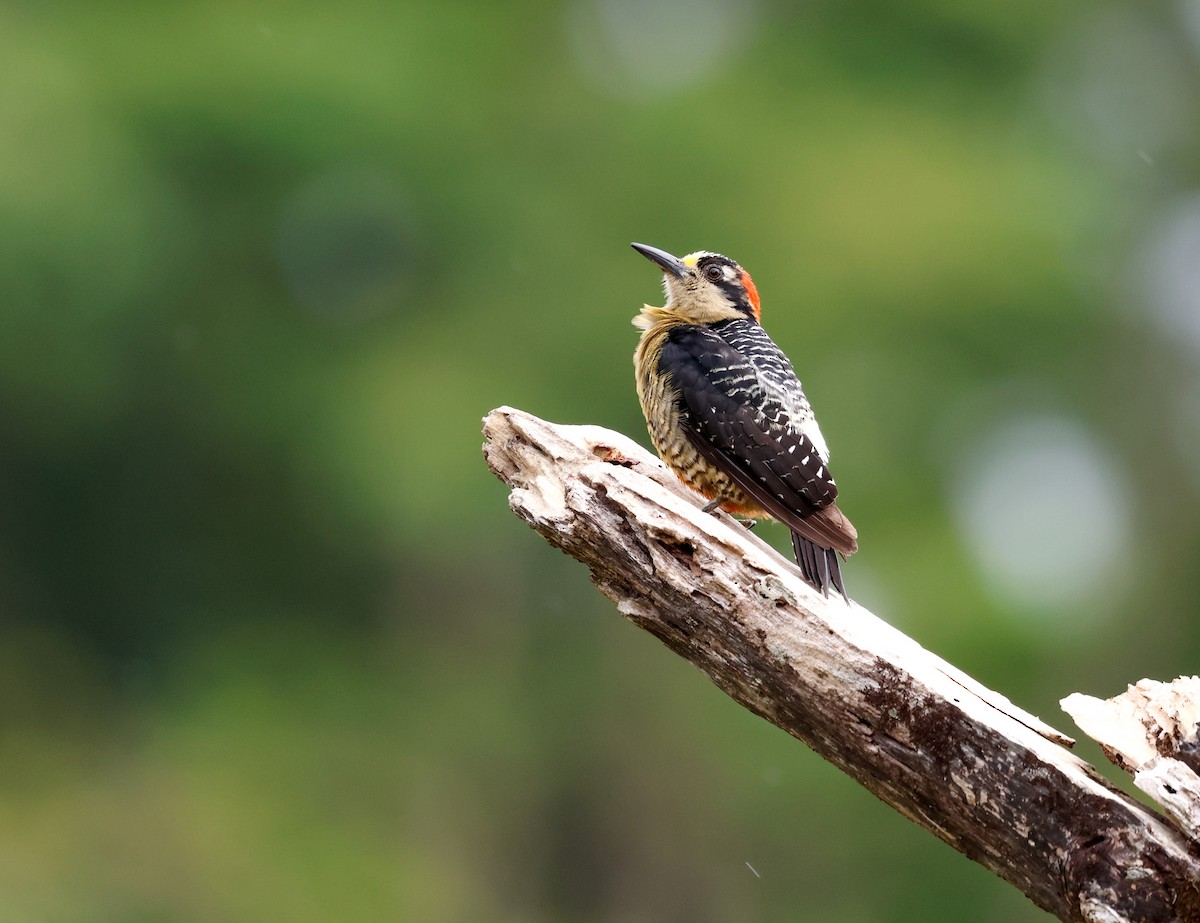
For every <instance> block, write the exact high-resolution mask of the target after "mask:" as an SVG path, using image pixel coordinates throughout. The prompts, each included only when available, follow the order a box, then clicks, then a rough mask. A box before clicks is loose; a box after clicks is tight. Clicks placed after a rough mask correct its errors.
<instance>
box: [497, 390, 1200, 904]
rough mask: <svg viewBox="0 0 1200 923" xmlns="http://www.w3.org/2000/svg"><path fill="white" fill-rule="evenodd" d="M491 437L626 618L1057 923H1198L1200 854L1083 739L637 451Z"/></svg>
mask: <svg viewBox="0 0 1200 923" xmlns="http://www.w3.org/2000/svg"><path fill="white" fill-rule="evenodd" d="M484 435H485V436H486V438H487V443H486V445H485V446H484V454H485V456H486V458H487V462H488V465H489V466H490V467H491V469H492V471H493V472H495V474H496V475H497V476H498V477H499V478H500V479H501V480H502V481H503V482H504V483H505V484H507V485H508V486H509V487H510V488H511V493H510V496H509V505H510V507H511V508H512V510H513V511H514V512H515V513H516V514H517V515H518V516H520V517H521V518H522V519H524V520H525V521H526V522H528V523H529V525H531V526H532V527H533V528H534V529H535V530H536V531H537V532H538V533H539V534H541V535H542V536H543V537H544V538H545V539H546V540H547V541H549V542H550V543H551V544H552V545H554V546H556V547H558V548H560V549H561V550H563V551H564V552H566V553H567V554H569V555H571V556H572V557H574V558H577V559H578V560H580V561H582V562H583V563H584V564H586V565H587V566H588V567H589V568H590V570H591V575H592V580H593V582H594V583H595V584H596V586H597V587H598V588H599V589H600V590H601V591H602V592H603V593H605V594H606V595H607V596H609V597H610V598H611V599H612V600H614V601H615V602H616V604H617V608H618V609H619V611H620V612H621V613H622V614H623V615H624V616H625V617H626V618H628V619H629V620H630V621H632V622H633V623H634V624H636V625H638V626H639V627H641V628H644V629H646V630H647V631H649V632H651V633H652V634H654V635H655V636H656V637H658V638H659V639H660V640H661V641H662V642H663V643H664V644H665V645H666V646H667V647H669V648H670V649H671V650H673V651H675V652H676V653H677V654H679V655H680V656H682V657H684V658H686V659H687V660H689V661H690V662H691V663H693V664H694V665H695V666H696V667H698V668H699V669H700V670H702V671H703V672H704V673H705V674H706V675H707V676H708V677H709V678H710V679H711V680H712V681H713V682H714V683H715V684H716V685H717V686H718V687H720V688H721V689H722V690H724V691H725V692H726V693H727V694H728V695H730V696H731V697H732V698H734V699H735V700H736V701H738V702H740V703H741V704H742V705H744V706H745V707H746V708H748V709H750V710H751V711H753V712H755V713H756V714H758V715H761V716H762V717H764V718H766V719H767V720H768V721H770V722H771V723H772V724H775V725H777V726H779V727H780V728H782V729H784V730H785V731H787V732H788V733H789V734H792V735H793V736H795V737H797V738H798V739H800V740H802V741H804V742H805V743H806V744H808V745H809V746H810V747H812V748H813V749H814V750H815V751H817V752H818V753H819V754H820V755H821V756H823V757H824V758H825V759H827V760H829V761H830V762H832V763H833V764H835V765H836V766H838V767H839V768H841V769H842V770H843V771H845V772H847V773H849V774H850V775H851V776H853V777H854V778H855V779H857V780H858V781H859V782H860V783H861V784H862V785H864V786H865V787H866V788H867V789H869V790H870V791H871V792H873V793H874V794H876V795H877V796H878V797H880V798H881V799H883V800H884V801H886V802H887V803H888V804H890V805H891V806H892V807H894V808H895V809H896V810H897V811H899V812H900V813H901V814H903V815H904V816H906V817H908V818H910V819H911V820H913V821H914V822H916V823H918V824H920V825H921V826H922V827H924V828H926V829H927V830H929V831H930V832H932V833H933V834H935V835H936V836H938V837H940V838H941V839H943V840H945V841H946V842H947V843H949V844H950V845H951V846H953V847H954V848H955V849H957V850H959V851H960V852H962V853H963V854H964V855H966V856H968V857H969V858H971V859H973V860H975V861H976V862H979V863H980V864H982V865H984V866H985V867H987V868H989V869H991V870H992V871H994V872H995V873H997V874H998V875H1000V876H1002V877H1003V878H1005V879H1007V880H1008V881H1009V882H1011V883H1012V884H1013V885H1015V886H1016V887H1018V888H1020V889H1021V890H1022V891H1023V892H1024V893H1025V894H1026V895H1028V896H1029V897H1030V898H1031V899H1032V900H1033V901H1034V902H1035V903H1036V904H1038V905H1039V906H1040V907H1042V908H1044V909H1046V910H1047V911H1049V912H1050V913H1052V914H1055V915H1056V916H1058V917H1059V918H1060V919H1062V920H1065V921H1081V923H1082V921H1088V923H1101V921H1103V923H1122V921H1127V923H1160V921H1161V923H1170V921H1189V923H1196V921H1200V850H1198V849H1197V844H1196V843H1195V842H1193V841H1190V840H1189V839H1188V837H1186V836H1185V835H1184V834H1183V833H1181V832H1180V830H1179V829H1178V828H1177V827H1175V826H1174V825H1173V824H1171V823H1170V822H1169V821H1167V820H1166V819H1164V818H1163V817H1161V816H1160V815H1158V814H1156V813H1155V812H1153V811H1152V810H1151V809H1149V808H1147V807H1145V806H1143V805H1140V804H1138V803H1137V802H1136V801H1134V800H1132V799H1131V798H1129V797H1127V796H1126V795H1124V794H1123V793H1121V792H1119V791H1116V790H1115V789H1113V788H1112V787H1110V786H1109V785H1108V784H1107V783H1106V782H1105V781H1104V780H1103V779H1102V778H1101V777H1100V776H1099V775H1097V774H1096V773H1095V771H1094V770H1093V769H1092V767H1091V766H1089V765H1088V764H1087V763H1085V762H1083V761H1081V760H1080V759H1078V758H1077V757H1075V756H1074V755H1072V754H1071V753H1070V752H1068V751H1067V750H1065V749H1064V745H1070V744H1071V743H1072V741H1071V740H1070V738H1068V737H1066V736H1065V735H1063V734H1060V733H1059V732H1057V731H1055V730H1054V729H1053V728H1050V727H1049V726H1048V725H1046V724H1044V723H1043V722H1042V721H1040V720H1039V719H1037V718H1035V717H1034V716H1032V715H1029V714H1026V713H1025V712H1023V711H1021V710H1020V709H1018V708H1016V707H1015V706H1014V705H1013V704H1012V703H1011V702H1009V701H1008V700H1007V699H1005V698H1004V697H1003V696H1001V695H999V694H998V693H995V692H992V691H990V690H988V689H986V688H985V687H983V686H981V685H980V684H979V683H977V682H975V681H974V680H972V679H971V678H970V677H968V676H966V675H965V674H964V673H962V672H961V671H959V670H957V669H956V668H955V667H953V666H951V665H950V664H948V663H946V662H945V661H943V660H941V659H940V658H938V657H936V656H935V655H933V654H930V653H929V652H928V651H925V650H924V649H923V648H921V647H920V646H919V645H918V644H916V643H915V642H914V641H912V640H910V639H909V638H907V637H906V636H904V635H903V634H901V633H900V632H898V631H896V630H895V629H893V628H892V627H891V626H889V625H887V624H886V623H884V622H882V621H880V620H879V619H877V618H876V617H875V616H873V615H872V614H871V613H870V612H868V611H867V610H865V609H863V608H861V607H860V606H858V605H857V604H854V603H850V604H847V603H845V602H844V601H843V600H841V598H839V597H834V596H831V597H829V598H824V597H822V596H820V595H819V594H817V593H816V592H815V591H813V590H812V589H811V588H810V587H808V585H807V584H805V583H804V582H803V581H802V580H801V579H800V577H799V574H798V572H797V571H796V569H795V567H794V566H793V565H792V564H791V563H790V562H788V561H785V560H784V559H783V558H782V557H780V556H779V554H777V553H776V552H775V551H774V550H773V549H772V548H770V547H769V546H768V545H766V544H765V543H763V542H762V541H760V540H759V539H758V538H756V537H755V536H754V535H753V534H752V533H750V532H748V531H747V530H746V529H744V528H743V527H742V526H741V525H740V524H739V523H737V522H736V521H734V520H733V519H731V518H729V517H727V516H724V515H723V514H722V515H720V516H713V515H711V514H706V513H703V512H701V510H700V505H701V501H700V499H699V498H698V497H696V496H694V495H692V494H690V493H689V492H688V491H687V490H685V489H684V488H683V487H682V486H681V485H679V484H678V483H677V482H676V481H675V479H674V478H673V477H672V476H671V475H670V474H669V473H668V472H667V471H666V469H665V467H664V466H663V465H662V463H661V462H659V460H658V459H657V458H655V457H653V456H652V455H650V454H649V453H648V452H646V451H645V450H644V449H642V448H641V447H640V446H638V445H637V444H636V443H634V442H633V441H632V440H630V439H628V438H626V437H624V436H622V435H620V434H618V433H614V432H612V431H610V430H606V429H602V428H600V427H595V426H560V425H555V424H551V423H547V422H546V421H544V420H541V419H539V418H537V417H534V416H532V415H530V414H527V413H524V412H522V411H518V410H514V409H512V408H508V407H502V408H499V409H497V410H494V411H492V413H491V414H489V415H488V416H487V417H486V418H485V420H484ZM851 589H853V587H852V586H851Z"/></svg>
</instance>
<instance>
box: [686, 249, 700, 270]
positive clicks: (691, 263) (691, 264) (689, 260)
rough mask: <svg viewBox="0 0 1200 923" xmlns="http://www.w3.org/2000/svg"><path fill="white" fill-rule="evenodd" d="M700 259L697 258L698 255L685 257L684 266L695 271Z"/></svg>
mask: <svg viewBox="0 0 1200 923" xmlns="http://www.w3.org/2000/svg"><path fill="white" fill-rule="evenodd" d="M699 259H700V258H699V257H698V256H696V254H694V253H693V254H691V255H689V256H685V257H684V258H683V265H684V266H686V267H687V268H688V269H695V268H696V263H697V261H698V260H699Z"/></svg>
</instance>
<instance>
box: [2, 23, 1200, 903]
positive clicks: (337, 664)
mask: <svg viewBox="0 0 1200 923" xmlns="http://www.w3.org/2000/svg"><path fill="white" fill-rule="evenodd" d="M1198 103H1200V3H1198V2H1197V0H1178V2H1161V3H1160V2H1148V0H1127V2H1108V3H1104V4H1085V3H1080V2H1067V3H1061V4H1045V3H1035V2H1028V0H1026V2H1018V3H1004V2H999V0H980V2H976V3H971V4H963V3H959V2H952V0H909V2H906V3H903V4H898V3H893V2H890V0H849V2H833V0H813V2H809V3H804V4H796V5H791V4H783V3H774V2H769V0H758V2H749V0H703V2H699V3H684V2H681V0H671V2H659V3H638V2H634V0H570V2H551V0H528V2H519V3H508V4H483V3H464V4H447V3H432V2H430V3H419V2H401V3H378V2H369V0H344V2H341V3H337V4H317V3H290V4H281V3H270V2H268V3H259V4H246V3H239V2H233V0H208V2H195V3H183V4H153V3H145V2H132V0H125V2H111V3H107V4H83V3H74V4H72V3H54V2H51V3H46V2H37V3H35V2H22V0H10V2H8V3H6V4H4V5H3V6H0V734H2V738H0V740H2V743H0V754H2V758H0V921H16V923H22V921H62V923H74V921H160V920H172V921H174V920H178V921H199V920H255V921H275V920H279V921H326V920H412V921H483V920H486V921H513V923H517V921H521V923H526V921H533V923H538V921H618V923H642V921H646V923H657V921H667V923H671V921H679V923H683V921H751V920H763V921H792V920H804V921H814V923H824V921H830V923H832V921H837V923H868V921H870V923H876V921H878V923H885V921H935V923H936V921H958V920H968V919H969V920H978V921H985V923H1001V921H1004V923H1009V921H1038V920H1045V919H1047V918H1046V915H1045V914H1043V913H1041V912H1040V911H1038V910H1037V909H1036V908H1034V907H1033V906H1032V905H1031V904H1030V903H1029V902H1028V901H1026V900H1025V899H1024V898H1023V897H1022V896H1021V895H1020V894H1018V893H1017V892H1016V891H1015V890H1013V889H1012V888H1010V887H1009V886H1008V885H1006V884H1004V883H1003V882H1001V881H999V880H998V879H996V878H994V877H993V876H991V875H990V874H988V873H987V872H984V871H983V870H981V869H980V868H978V867H976V866H974V865H973V864H971V863H970V862H968V861H967V860H966V859H963V858H962V857H960V856H959V855H958V854H956V853H955V852H953V851H952V850H951V849H950V848H949V847H947V846H944V845H942V844H941V843H939V842H937V841H936V840H934V839H933V838H932V837H931V836H929V835H928V834H926V833H924V832H923V831H920V830H918V829H917V828H916V827H915V826H913V825H911V824H909V823H908V822H907V821H904V820H902V819H900V818H899V817H898V816H897V815H894V814H893V813H892V812H891V811H890V810H889V809H888V808H886V807H884V806H883V805H882V804H880V803H878V802H877V801H876V800H875V799H874V798H872V797H871V796H870V795H868V794H867V793H866V792H864V791H863V790H861V789H859V788H858V787H857V786H856V785H854V784H853V783H852V782H850V781H849V780H848V779H847V778H845V777H844V776H842V775H841V774H840V773H838V772H837V771H835V770H834V769H832V768H831V767H829V766H828V765H826V764H825V763H823V762H822V761H821V760H820V759H818V758H817V757H815V756H814V755H813V754H811V753H810V752H809V751H808V750H807V749H806V748H805V747H803V746H802V745H801V744H799V743H797V742H795V741H793V740H791V739H790V738H788V737H787V736H786V735H784V734H783V733H782V732H780V731H778V730H776V729H774V728H772V727H770V726H769V725H768V724H766V723H765V722H763V721H761V720H759V719H757V718H755V717H753V716H751V715H750V714H748V713H746V712H744V711H743V710H741V709H740V708H738V707H737V706H735V705H734V704H733V703H732V702H730V701H728V700H726V699H725V698H724V697H723V696H722V695H721V694H720V693H719V692H718V691H717V690H716V689H715V688H713V687H712V686H710V685H709V684H708V682H707V681H706V680H704V679H703V678H702V677H701V676H700V675H699V674H698V673H696V672H695V671H694V670H692V669H691V668H690V667H689V666H687V665H686V664H684V663H682V662H680V661H679V660H678V659H677V658H675V657H674V656H673V655H671V654H669V653H668V652H667V651H665V650H664V649H662V648H661V647H660V646H659V644H658V643H657V642H656V641H654V640H653V639H652V638H651V637H649V636H648V635H645V634H643V633H641V632H639V631H637V630H635V629H634V628H632V627H631V626H630V625H628V624H627V623H625V622H623V621H622V620H621V619H620V618H619V617H618V615H617V613H616V611H615V609H614V607H613V606H612V605H611V604H610V603H609V602H608V601H607V600H605V599H603V598H602V597H600V596H599V594H597V593H596V592H595V591H594V590H593V589H592V588H591V586H590V585H589V583H588V580H587V575H586V573H585V571H584V569H583V568H582V567H581V566H579V565H578V564H576V563H574V562H572V561H569V560H568V559H566V558H564V557H563V556H561V555H560V554H558V553H557V552H555V551H553V550H552V549H550V548H549V547H548V546H546V545H545V544H544V543H543V542H542V541H541V539H539V538H537V537H536V536H535V535H534V534H533V533H532V532H530V531H529V530H528V529H527V528H526V527H525V526H524V525H522V524H521V523H520V522H519V521H518V520H516V519H515V518H514V517H513V516H512V515H511V514H510V513H509V512H508V510H507V509H506V502H505V501H506V496H505V491H504V490H503V488H502V487H501V485H500V484H499V483H498V482H497V481H495V480H494V479H493V478H492V476H491V475H490V474H489V473H488V471H487V470H486V468H485V466H484V464H483V461H482V458H481V455H480V451H479V449H480V443H481V437H480V434H479V420H480V418H481V417H482V416H483V415H484V414H485V413H486V412H487V411H488V410H489V409H491V408H492V407H494V406H497V405H500V404H512V405H515V406H518V407H521V408H523V409H525V410H529V411H531V412H533V413H536V414H538V415H541V416H544V417H546V418H548V419H551V420H555V421H560V422H589V423H599V424H603V425H606V426H610V427H613V428H615V429H618V430H621V431H623V432H626V433H629V434H632V435H634V436H635V437H636V438H638V439H640V440H642V441H643V443H645V442H646V437H645V431H644V425H643V422H642V420H641V417H640V414H639V411H638V407H637V402H636V398H635V396H634V389H633V380H632V370H631V364H630V356H631V354H632V350H633V346H634V343H635V340H636V331H635V330H634V329H633V328H632V327H630V325H629V320H630V318H631V317H632V316H633V315H634V314H635V313H636V312H637V310H638V308H639V306H640V305H641V304H642V302H643V301H655V300H657V299H658V297H659V279H658V277H657V276H656V274H655V272H654V270H653V268H652V267H651V266H650V265H649V264H647V263H646V262H645V260H643V259H641V258H640V257H638V256H637V255H636V254H635V253H633V252H632V251H631V250H630V249H629V247H628V243H629V241H631V240H641V241H645V242H648V243H651V244H655V245H657V246H660V247H664V248H667V249H671V250H674V251H676V252H687V251H689V250H694V249H700V248H708V249H715V250H720V251H722V252H725V253H728V254H730V255H731V256H733V257H735V258H736V259H738V260H740V261H741V262H742V263H744V264H745V265H746V266H747V267H748V268H749V269H750V270H751V271H752V272H753V273H754V275H755V279H756V281H757V282H758V286H759V289H760V290H761V292H762V295H763V302H764V316H765V319H766V321H767V327H768V329H769V330H770V331H771V332H772V334H773V335H774V336H775V338H776V340H778V342H779V343H780V344H781V345H782V346H783V347H784V348H785V350H787V351H788V352H789V353H790V355H791V356H792V358H793V359H794V361H795V364H796V366H797V368H798V370H799V372H800V375H801V378H802V379H803V380H804V382H805V384H806V386H807V389H808V392H809V395H810V397H811V398H812V399H813V401H814V403H815V405H816V407H817V409H818V412H819V414H820V417H821V420H822V426H823V429H824V431H825V435H826V436H827V438H828V439H829V441H830V443H831V445H832V446H833V456H834V467H835V470H836V471H837V475H838V483H839V485H841V487H842V491H843V498H844V504H843V505H844V507H845V509H846V511H847V512H848V514H849V515H850V516H851V517H852V518H853V519H854V521H855V522H856V524H857V526H858V528H859V531H860V535H861V539H862V551H861V553H860V554H859V555H858V556H856V557H855V558H854V559H853V560H852V561H851V562H850V563H849V565H848V566H847V568H846V572H847V579H848V581H849V585H850V588H851V591H852V592H853V593H854V595H855V596H856V598H858V599H859V600H860V601H862V602H863V603H864V604H865V605H867V606H869V607H870V608H873V609H874V610H875V611H877V612H878V613H879V614H880V615H881V616H883V617H884V618H886V619H888V620H889V621H891V622H892V623H894V624H896V625H898V626H900V627H901V628H903V629H904V630H905V631H907V632H909V633H910V634H912V635H913V636H914V637H916V638H917V639H918V640H919V641H921V642H922V643H923V644H925V645H926V646H927V647H929V648H931V649H933V650H935V651H937V652H938V653H940V654H942V655H944V656H946V657H947V658H948V659H950V660H952V661H953V662H955V663H956V664H958V665H959V666H961V667H962V668H964V669H965V670H967V671H968V672H970V673H972V674H974V675H976V676H977V677H978V678H980V679H981V680H983V681H984V682H986V683H988V684H990V685H992V686H994V687H995V688H997V689H999V690H1000V691H1002V692H1004V693H1005V694H1007V695H1008V696H1010V697H1011V698H1013V699H1014V700H1015V701H1016V702H1018V703H1019V704H1021V705H1023V706H1025V707H1027V708H1029V709H1030V710H1032V711H1034V712H1037V713H1039V714H1041V715H1042V716H1043V717H1045V718H1047V719H1048V720H1050V721H1051V722H1052V723H1054V724H1056V725H1058V726H1059V727H1062V728H1064V729H1065V730H1068V731H1070V730H1072V727H1071V725H1070V723H1069V721H1068V720H1067V719H1066V717H1065V716H1063V715H1061V714H1060V713H1059V712H1058V707H1057V701H1058V699H1059V698H1060V697H1062V696H1064V695H1066V694H1067V693H1069V692H1072V691H1084V692H1088V693H1093V694H1099V695H1112V694H1115V693H1117V692H1119V691H1121V690H1122V689H1123V688H1124V686H1125V684H1126V683H1127V682H1132V681H1135V680H1137V679H1139V678H1141V677H1143V676H1151V677H1156V678H1160V679H1169V678H1172V677H1174V676H1176V675H1178V674H1181V673H1193V672H1195V671H1196V669H1197V655H1198V654H1200V628H1198V627H1197V620H1196V608H1197V607H1196V599H1197V597H1198V596H1200V569H1198V568H1197V567H1196V566H1195V563H1194V562H1195V560H1196V557H1197V553H1198V551H1200V526H1198V525H1197V521H1198V513H1200V268H1198V267H1200V197H1198V195H1197V189H1198V187H1200V104H1198ZM765 528H766V531H765V532H764V534H765V535H767V537H768V538H769V539H770V540H772V541H774V542H775V543H776V544H777V545H779V546H783V545H784V544H785V535H784V534H783V533H782V530H781V529H778V528H776V527H770V526H768V527H765ZM1080 752H1081V753H1082V754H1083V755H1084V756H1085V757H1086V758H1089V759H1093V760H1096V761H1099V760H1100V757H1099V754H1098V751H1097V750H1096V749H1095V748H1094V747H1089V746H1088V745H1086V744H1083V745H1081V747H1080ZM681 780H682V782H681Z"/></svg>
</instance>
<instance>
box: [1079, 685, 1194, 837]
mask: <svg viewBox="0 0 1200 923" xmlns="http://www.w3.org/2000/svg"><path fill="white" fill-rule="evenodd" d="M1062 707H1063V711H1065V712H1066V713H1067V714H1069V715H1070V716H1071V717H1072V718H1074V719H1075V723H1076V724H1078V725H1079V726H1080V727H1081V728H1083V730H1084V731H1085V732H1086V733H1087V734H1088V736H1089V737H1091V738H1092V739H1093V740H1095V741H1096V742H1097V743H1099V744H1100V748H1101V749H1102V750H1103V751H1104V755H1105V756H1107V757H1108V758H1109V759H1110V760H1112V762H1113V763H1114V764H1115V765H1117V766H1119V767H1120V768H1122V769H1124V770H1126V771H1128V772H1129V773H1130V774H1131V775H1132V776H1133V784H1134V785H1136V786H1137V787H1138V788H1140V789H1141V790H1142V791H1144V792H1145V793H1146V794H1148V795H1149V796H1150V797H1151V798H1153V799H1154V800H1155V801H1157V802H1158V803H1159V804H1161V805H1162V806H1163V807H1164V808H1166V810H1167V813H1168V814H1170V815H1171V817H1172V818H1174V819H1175V822H1176V823H1178V824H1179V826H1180V828H1181V829H1182V830H1183V832H1184V833H1186V834H1187V835H1188V837H1190V838H1191V839H1192V840H1193V841H1200V677H1197V676H1181V677H1179V679H1177V680H1175V681H1174V682H1172V683H1160V682H1156V681H1154V680H1152V679H1143V680H1141V681H1140V682H1138V683H1136V684H1135V685H1133V686H1130V687H1129V688H1128V689H1127V690H1125V692H1123V693H1121V694H1120V695H1118V696H1113V697H1112V698H1111V699H1104V700H1101V699H1096V698H1093V697H1092V696H1089V695H1083V694H1081V693H1078V692H1076V693H1075V694H1073V695H1069V696H1067V697H1066V698H1065V699H1063V700H1062Z"/></svg>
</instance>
